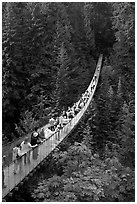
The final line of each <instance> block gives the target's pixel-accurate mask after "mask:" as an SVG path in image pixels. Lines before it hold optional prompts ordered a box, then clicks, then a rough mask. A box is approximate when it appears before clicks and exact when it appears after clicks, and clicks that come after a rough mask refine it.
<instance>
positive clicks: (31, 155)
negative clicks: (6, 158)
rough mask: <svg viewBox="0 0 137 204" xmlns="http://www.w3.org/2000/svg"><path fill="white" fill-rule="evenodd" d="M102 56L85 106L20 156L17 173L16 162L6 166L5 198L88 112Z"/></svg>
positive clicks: (3, 195) (3, 191) (3, 192)
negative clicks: (60, 127) (67, 121)
mask: <svg viewBox="0 0 137 204" xmlns="http://www.w3.org/2000/svg"><path fill="white" fill-rule="evenodd" d="M102 57H103V55H100V57H99V60H98V63H97V67H96V71H95V74H94V76H93V79H92V81H91V83H90V85H89V87H88V89H87V90H88V91H89V93H90V97H89V99H88V101H87V103H86V104H85V106H84V107H83V108H82V109H81V110H80V112H79V113H78V114H77V115H76V116H75V117H74V118H73V119H72V120H71V121H70V122H69V123H68V124H67V125H65V126H64V127H63V129H61V130H60V131H59V132H56V133H54V134H53V135H51V136H50V137H49V138H48V139H47V140H45V141H44V142H43V143H41V144H40V145H39V146H38V147H36V148H34V149H33V150H30V151H29V152H27V154H25V155H23V156H22V157H21V158H19V160H18V161H17V162H18V166H19V167H20V169H19V171H18V172H17V173H16V174H14V165H15V164H14V162H11V163H10V164H9V165H8V166H5V167H4V182H5V185H6V188H3V190H2V198H4V197H5V196H6V195H7V194H8V193H9V192H10V191H11V190H13V189H14V188H15V186H17V185H18V184H19V183H20V182H21V181H22V180H23V179H24V178H25V177H26V176H27V175H29V173H30V172H31V171H32V170H33V169H34V168H36V167H37V166H38V165H39V164H40V163H41V162H42V161H43V160H44V159H45V158H46V157H47V156H48V155H49V154H50V153H51V152H52V151H53V150H54V149H55V148H56V147H57V145H58V144H59V143H61V142H62V140H63V139H64V138H65V137H66V136H67V135H68V134H70V132H71V131H72V130H73V129H74V128H75V127H76V125H77V124H78V123H79V121H80V120H81V119H82V116H83V115H84V113H85V112H86V110H87V108H88V106H89V104H90V102H91V100H92V98H93V95H94V92H95V90H96V86H97V84H98V79H99V74H100V69H101V64H102ZM91 87H92V91H91ZM58 134H59V136H60V141H58V140H57V137H58ZM25 158H27V159H28V161H27V162H26V163H24V161H25ZM29 159H30V161H29Z"/></svg>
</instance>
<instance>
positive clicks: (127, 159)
mask: <svg viewBox="0 0 137 204" xmlns="http://www.w3.org/2000/svg"><path fill="white" fill-rule="evenodd" d="M2 11H3V13H2V140H3V142H4V143H6V142H7V141H13V140H14V139H15V138H19V137H21V136H23V135H26V134H28V133H29V132H31V131H33V130H34V128H35V127H36V126H39V127H40V126H42V125H44V124H46V123H47V122H48V120H49V118H50V117H51V116H56V115H57V114H60V112H62V110H66V109H67V107H68V106H71V105H72V104H73V103H74V102H76V101H77V100H78V99H79V97H80V96H81V94H82V93H83V92H84V91H85V90H86V88H87V86H88V85H89V83H90V80H91V79H92V76H93V73H94V70H95V66H96V63H97V59H98V57H99V54H100V53H103V57H104V61H103V67H102V71H101V76H100V80H99V84H98V87H97V90H96V93H95V96H94V100H93V101H92V104H91V106H90V108H89V110H88V112H87V114H86V116H85V118H84V119H83V121H81V123H80V124H79V126H78V127H77V128H76V130H75V131H74V132H73V134H72V135H71V136H70V138H68V140H66V141H64V143H63V144H62V145H61V146H60V147H59V148H58V149H57V150H56V151H55V152H54V153H53V155H52V162H53V163H54V165H52V164H49V165H51V168H52V170H53V169H55V171H53V174H52V175H50V177H49V178H44V179H43V177H40V178H41V179H40V178H39V181H38V182H37V185H36V186H35V187H34V188H33V190H32V189H31V196H32V197H33V199H34V200H35V201H44V202H48V201H53V202H54V201H64V202H66V201H67V202H74V201H77V202H96V201H100V202H103V201H107V202H116V201H119V202H124V201H126V202H130V201H132V202H133V201H134V199H135V198H134V197H135V192H134V191H135V189H134V188H135V184H134V177H135V175H134V168H135V110H134V109H135V3H134V2H118V3H110V2H108V3H107V2H52V3H51V2H47V3H43V2H40V3H38V2H22V3H21V2H13V3H11V2H4V3H3V7H2ZM53 166H54V168H53ZM46 168H47V167H45V169H44V170H43V171H44V173H46ZM48 168H50V167H48ZM49 171H50V170H49ZM44 173H43V174H44Z"/></svg>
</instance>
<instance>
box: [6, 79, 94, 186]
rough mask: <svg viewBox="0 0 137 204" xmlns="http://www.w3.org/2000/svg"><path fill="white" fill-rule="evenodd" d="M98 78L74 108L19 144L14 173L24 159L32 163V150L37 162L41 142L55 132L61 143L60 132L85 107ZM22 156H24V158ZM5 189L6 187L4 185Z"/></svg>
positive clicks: (14, 150) (15, 156)
mask: <svg viewBox="0 0 137 204" xmlns="http://www.w3.org/2000/svg"><path fill="white" fill-rule="evenodd" d="M96 79H97V76H96V75H94V77H93V81H92V85H91V89H90V90H86V92H85V93H83V94H82V96H81V98H80V100H79V101H78V102H76V103H74V105H73V106H72V107H68V109H67V110H63V111H62V114H61V115H60V116H58V117H56V118H55V117H54V116H53V117H51V118H50V119H49V124H48V127H47V126H45V127H43V128H41V129H38V128H35V129H34V132H33V133H32V134H31V138H29V137H26V138H25V140H24V141H23V142H22V143H21V144H17V146H16V147H14V148H13V161H14V173H15V174H16V173H18V172H19V171H21V169H22V159H20V158H23V160H24V161H23V163H24V164H26V163H30V152H31V151H30V150H31V149H33V152H32V157H33V160H36V159H37V157H38V148H36V147H38V146H39V144H40V143H41V142H44V141H45V140H47V139H48V138H50V137H51V135H53V134H54V133H55V132H57V133H58V134H56V138H55V139H56V141H60V134H59V131H60V129H62V128H63V127H64V126H65V125H66V124H68V123H69V122H70V120H72V119H73V118H74V117H75V116H76V115H77V114H78V113H79V111H80V110H81V109H82V108H83V107H84V106H85V104H86V103H87V101H88V99H89V97H90V94H91V93H92V91H93V90H94V87H95V84H96ZM22 155H24V156H23V157H22ZM3 187H5V185H4V184H3Z"/></svg>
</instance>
